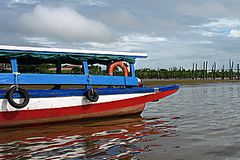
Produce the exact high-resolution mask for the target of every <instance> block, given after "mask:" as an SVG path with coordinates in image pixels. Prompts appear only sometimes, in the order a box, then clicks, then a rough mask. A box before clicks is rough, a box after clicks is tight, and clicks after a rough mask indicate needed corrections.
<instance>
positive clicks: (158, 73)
mask: <svg viewBox="0 0 240 160" xmlns="http://www.w3.org/2000/svg"><path fill="white" fill-rule="evenodd" d="M136 75H137V76H138V77H139V78H141V79H222V80H224V79H229V80H240V66H239V63H236V64H235V63H234V62H233V61H232V60H229V66H224V65H222V66H221V68H220V69H217V63H216V62H214V63H213V64H211V65H210V64H209V63H208V62H207V61H205V62H203V63H202V64H200V65H199V64H197V63H193V65H192V69H188V70H187V69H184V68H183V67H179V68H176V67H173V68H169V70H166V69H157V70H155V69H147V68H145V69H138V70H136Z"/></svg>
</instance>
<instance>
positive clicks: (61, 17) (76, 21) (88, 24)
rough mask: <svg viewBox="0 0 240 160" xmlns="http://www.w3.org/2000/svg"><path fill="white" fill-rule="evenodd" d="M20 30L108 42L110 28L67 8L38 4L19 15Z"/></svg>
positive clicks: (69, 38)
mask: <svg viewBox="0 0 240 160" xmlns="http://www.w3.org/2000/svg"><path fill="white" fill-rule="evenodd" d="M20 23H21V25H20V26H21V30H22V31H24V32H25V33H26V34H30V35H37V36H38V37H46V36H47V37H51V38H56V39H59V40H63V41H74V42H76V41H77V42H92V41H93V42H109V41H112V40H114V36H113V34H112V33H111V30H110V29H109V28H108V27H107V26H106V25H104V24H103V23H101V22H99V21H95V20H92V19H88V18H86V17H84V16H83V15H81V14H79V13H78V12H76V11H75V10H72V9H69V8H64V7H61V8H52V7H45V6H41V5H38V6H36V8H35V9H34V10H33V11H32V12H29V13H25V14H23V15H22V16H21V17H20Z"/></svg>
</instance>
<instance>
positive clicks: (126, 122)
mask: <svg viewBox="0 0 240 160" xmlns="http://www.w3.org/2000/svg"><path fill="white" fill-rule="evenodd" d="M174 128H175V127H174V126H171V125H169V123H168V122H167V121H162V120H159V119H152V120H151V119H150V120H144V119H142V118H141V117H140V116H131V117H127V118H123V117H121V118H119V117H117V118H114V119H113V118H108V119H105V120H98V121H96V120H95V121H94V122H90V123H89V122H72V123H64V124H55V125H49V126H39V127H31V128H22V129H21V128H16V129H13V128H12V129H4V130H1V133H0V159H10V158H14V159H15V158H31V159H66V158H80V159H102V158H106V159H116V158H131V157H135V156H137V155H139V154H141V153H142V152H147V151H148V147H149V146H148V145H149V144H147V142H148V141H150V139H151V138H150V137H151V136H150V135H158V136H160V137H161V136H164V137H165V136H169V137H171V136H174V135H173V133H172V130H173V129H174ZM151 141H152V140H151Z"/></svg>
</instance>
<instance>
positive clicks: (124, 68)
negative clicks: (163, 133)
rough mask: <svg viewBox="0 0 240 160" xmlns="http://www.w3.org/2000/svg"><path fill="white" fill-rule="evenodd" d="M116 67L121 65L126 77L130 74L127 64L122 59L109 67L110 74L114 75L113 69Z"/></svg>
mask: <svg viewBox="0 0 240 160" xmlns="http://www.w3.org/2000/svg"><path fill="white" fill-rule="evenodd" d="M116 67H120V68H121V69H122V70H123V75H124V76H126V77H127V76H128V69H127V66H126V65H125V64H124V63H123V62H122V61H117V62H114V63H112V64H111V65H110V66H109V69H108V75H109V76H113V71H114V69H115V68H116Z"/></svg>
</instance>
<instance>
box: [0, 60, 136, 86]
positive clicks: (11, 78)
mask: <svg viewBox="0 0 240 160" xmlns="http://www.w3.org/2000/svg"><path fill="white" fill-rule="evenodd" d="M10 62H11V73H0V84H6V85H25V84H28V85H86V86H91V85H116V86H118V85H119V86H136V85H137V78H136V77H135V70H134V64H129V66H130V75H129V76H107V75H91V74H89V66H88V62H87V61H82V67H83V74H79V75H78V74H61V73H60V72H58V73H57V74H42V73H41V74H40V73H20V72H19V69H18V64H17V59H15V58H13V59H10ZM57 70H60V69H59V65H57Z"/></svg>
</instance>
